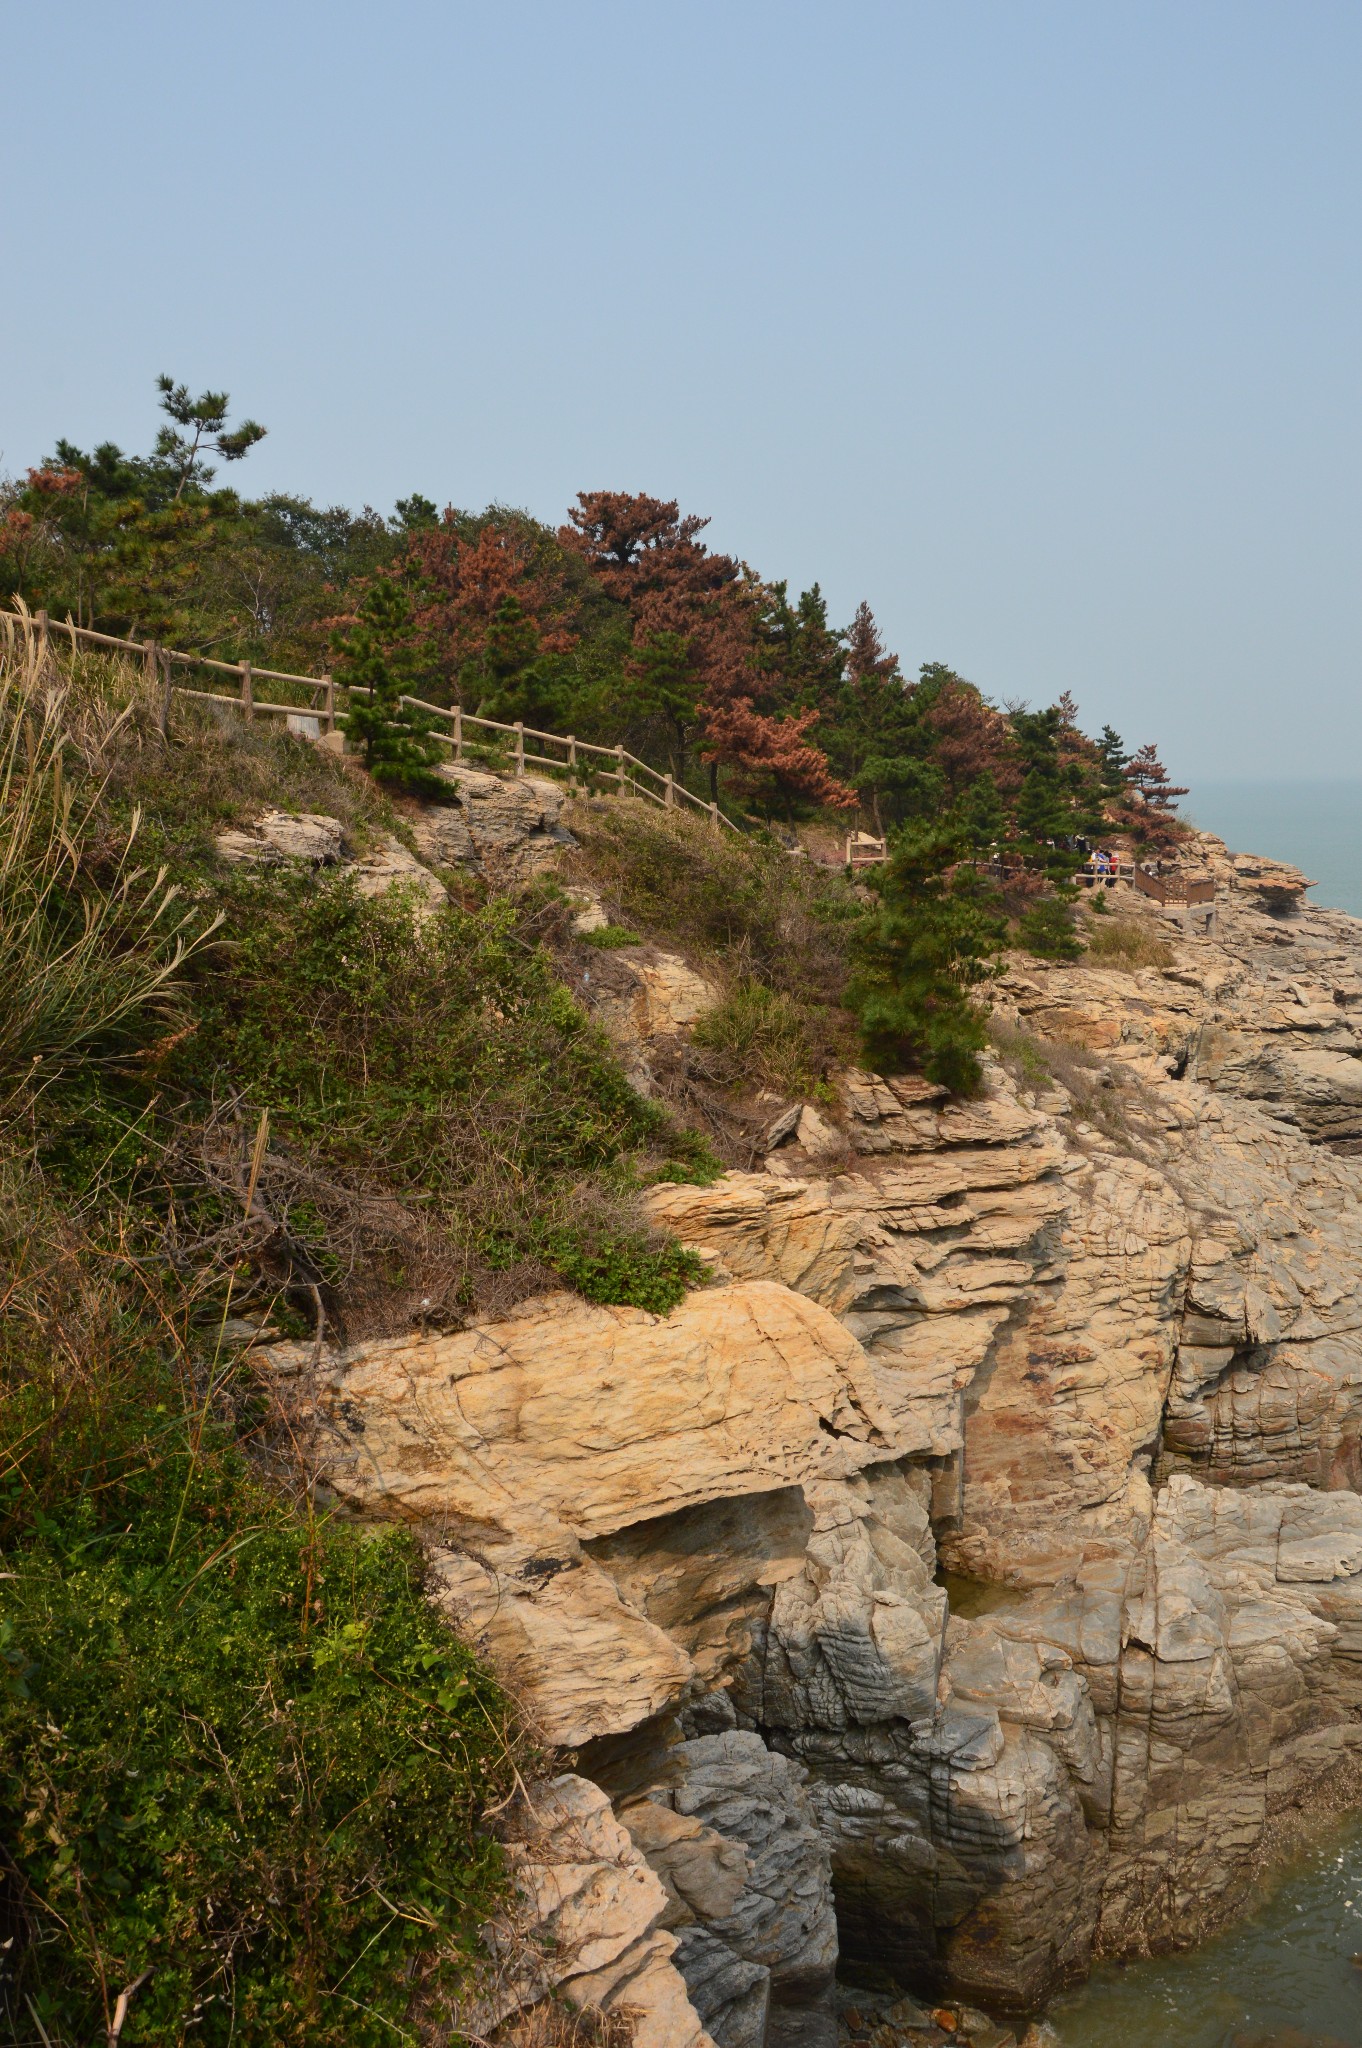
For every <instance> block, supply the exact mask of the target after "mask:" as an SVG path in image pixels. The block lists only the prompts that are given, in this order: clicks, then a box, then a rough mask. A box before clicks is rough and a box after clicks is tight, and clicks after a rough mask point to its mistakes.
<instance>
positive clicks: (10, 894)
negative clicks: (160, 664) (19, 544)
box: [0, 626, 221, 1116]
mask: <svg viewBox="0 0 1362 2048" xmlns="http://www.w3.org/2000/svg"><path fill="white" fill-rule="evenodd" d="M132 703H133V700H132V697H131V696H130V695H129V696H128V697H127V698H126V699H125V702H124V703H123V705H122V706H121V707H120V706H119V705H118V704H117V702H116V701H115V700H113V699H110V698H106V697H100V696H97V695H86V696H85V697H84V698H83V699H81V700H76V699H74V698H73V692H72V684H71V681H70V678H69V677H68V676H67V675H66V674H65V673H64V672H63V671H62V670H61V668H60V667H59V666H58V664H57V663H56V661H55V660H54V659H53V658H52V657H51V655H50V654H48V653H47V652H46V650H45V649H44V647H43V646H42V644H41V643H40V641H39V639H38V636H37V634H36V633H35V632H34V631H33V630H32V628H31V627H27V626H26V627H25V630H23V631H22V632H20V633H17V634H13V633H12V634H11V635H10V638H9V642H8V645H7V646H6V647H5V649H4V651H3V652H2V653H0V990H3V1000H0V1116H3V1115H4V1114H5V1112H6V1111H7V1110H8V1111H11V1112H12V1110H13V1107H14V1105H15V1102H16V1099H17V1098H19V1097H20V1096H22V1095H24V1094H25V1093H26V1092H28V1091H29V1090H30V1089H31V1088H32V1087H33V1086H34V1085H35V1084H36V1085H39V1086H41V1085H43V1084H45V1083H48V1082H50V1081H51V1080H52V1079H53V1078H54V1077H55V1076H56V1075H57V1074H59V1073H60V1072H61V1071H63V1070H64V1069H65V1068H66V1067H68V1066H69V1065H70V1063H71V1062H72V1061H73V1060H75V1059H82V1060H84V1059H90V1058H92V1057H97V1056H99V1055H100V1054H101V1053H102V1054H105V1055H107V1054H110V1053H113V1052H115V1051H116V1050H118V1049H119V1047H120V1046H121V1045H125V1044H126V1041H127V1036H128V1027H129V1026H130V1025H131V1024H132V1023H133V1022H134V1020H137V1019H142V1018H144V1017H145V1016H146V1014H147V1012H148V1011H149V1010H150V1009H151V1008H152V1007H153V1006H154V1005H155V1004H156V1002H157V1000H158V999H159V998H163V997H165V996H166V995H167V994H168V992H169V990H170V989H171V987H172V985H173V983H174V980H175V977H176V975H177V974H178V972H179V970H180V968H181V967H182V966H183V964H184V962H185V960H186V959H187V957H188V955H189V954H190V953H191V952H192V951H194V950H195V949H196V948H197V947H198V946H200V945H201V944H202V943H203V941H204V940H205V939H206V938H207V937H208V935H209V933H210V932H211V931H213V930H214V929H215V928H216V926H217V924H218V923H219V922H220V921H221V920H220V918H217V917H208V918H205V917H204V916H203V914H202V913H200V912H198V911H196V910H195V908H194V906H193V905H189V904H185V903H183V902H182V900H181V898H180V892H179V890H178V889H177V888H176V887H175V886H174V885H173V884H170V883H168V882H167V880H166V873H165V869H164V868H157V869H154V870H153V869H151V868H148V867H144V866H140V865H138V864H137V861H136V846H137V840H138V835H139V832H140V828H141V821H142V814H141V811H140V809H138V808H135V809H134V810H133V813H132V816H131V819H130V822H129V823H128V825H127V826H126V828H125V830H124V832H123V835H122V838H121V841H119V840H115V841H114V842H113V843H112V845H110V844H109V842H108V840H107V838H106V835H105V830H104V821H103V817H102V810H101V805H102V798H103V795H104V788H105V782H106V779H107V767H106V765H105V764H106V762H107V759H108V755H109V751H110V749H111V747H112V746H113V745H114V743H115V741H116V737H117V734H118V731H119V728H120V726H122V725H123V724H124V723H125V722H126V721H127V719H128V717H129V716H130V714H131V711H132Z"/></svg>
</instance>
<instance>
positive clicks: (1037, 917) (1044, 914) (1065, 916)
mask: <svg viewBox="0 0 1362 2048" xmlns="http://www.w3.org/2000/svg"><path fill="white" fill-rule="evenodd" d="M1017 936H1018V938H1019V939H1020V940H1021V943H1022V945H1023V946H1025V948H1026V950H1027V952H1028V953H1034V954H1035V955H1036V957H1037V959H1039V960H1077V959H1079V958H1080V957H1081V956H1082V952H1083V948H1082V946H1081V945H1080V943H1079V941H1078V937H1077V934H1076V933H1075V931H1074V912H1073V905H1072V904H1071V903H1066V902H1065V901H1064V900H1063V899H1062V898H1061V897H1059V896H1041V897H1040V898H1038V900H1037V901H1036V902H1035V903H1033V904H1032V906H1031V908H1030V909H1029V910H1028V911H1026V912H1025V913H1024V914H1023V916H1022V917H1021V919H1020V920H1019V922H1018V925H1017Z"/></svg>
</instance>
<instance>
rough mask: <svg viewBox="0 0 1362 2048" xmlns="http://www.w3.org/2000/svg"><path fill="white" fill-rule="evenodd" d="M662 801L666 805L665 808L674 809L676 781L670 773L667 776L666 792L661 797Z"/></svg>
mask: <svg viewBox="0 0 1362 2048" xmlns="http://www.w3.org/2000/svg"><path fill="white" fill-rule="evenodd" d="M662 801H663V803H664V804H665V805H666V806H667V809H668V810H669V811H674V810H675V809H676V783H675V781H674V779H673V778H672V777H671V776H670V775H669V776H668V777H667V789H666V794H665V796H664V797H663V799H662Z"/></svg>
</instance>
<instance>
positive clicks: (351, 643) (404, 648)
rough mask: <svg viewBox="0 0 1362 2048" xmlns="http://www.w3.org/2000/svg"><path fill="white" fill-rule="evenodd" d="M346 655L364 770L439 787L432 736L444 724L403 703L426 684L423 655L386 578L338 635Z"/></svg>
mask: <svg viewBox="0 0 1362 2048" xmlns="http://www.w3.org/2000/svg"><path fill="white" fill-rule="evenodd" d="M336 644H337V647H338V649H339V651H340V653H341V654H342V656H343V666H342V670H341V676H342V680H343V681H344V682H345V683H346V684H347V685H348V686H349V688H350V689H351V690H352V691H353V690H355V689H356V688H363V689H365V690H366V691H367V692H368V694H367V696H365V697H362V698H358V699H356V698H354V697H353V696H352V699H351V705H350V711H349V714H348V716H347V717H346V720H345V733H346V737H347V739H350V740H358V742H359V743H360V745H361V747H362V748H363V750H364V765H365V767H366V768H367V769H368V770H369V772H370V774H371V775H376V776H378V777H379V779H380V780H381V781H384V782H397V783H404V784H406V785H408V786H409V787H416V788H425V787H429V786H432V785H434V784H435V777H434V775H433V774H432V770H433V769H434V768H435V766H436V764H437V763H438V762H439V761H440V760H441V759H442V758H443V757H442V753H441V749H440V744H439V741H438V740H437V739H436V738H435V732H436V729H437V727H438V725H439V720H438V719H437V718H435V717H434V716H432V714H431V713H430V712H429V711H422V710H419V709H418V708H417V707H416V706H415V705H413V704H404V703H403V701H402V699H403V697H404V696H405V695H408V694H410V692H411V691H413V690H414V689H415V688H416V687H417V685H418V684H419V682H420V678H421V650H420V648H419V646H417V645H416V644H415V642H414V640H413V636H412V631H411V605H410V602H409V600H408V598H407V594H406V592H405V591H404V590H402V589H400V588H399V586H398V585H397V584H396V583H394V582H392V581H391V580H390V579H389V578H388V577H386V576H381V577H379V579H378V581H377V582H376V583H374V584H373V586H372V587H371V588H370V589H369V591H368V592H367V593H366V594H365V598H364V602H363V603H362V604H361V605H360V607H359V612H358V615H357V618H356V622H355V624H354V625H353V626H352V627H351V629H350V631H349V632H348V633H346V634H342V635H339V636H338V637H337V643H336Z"/></svg>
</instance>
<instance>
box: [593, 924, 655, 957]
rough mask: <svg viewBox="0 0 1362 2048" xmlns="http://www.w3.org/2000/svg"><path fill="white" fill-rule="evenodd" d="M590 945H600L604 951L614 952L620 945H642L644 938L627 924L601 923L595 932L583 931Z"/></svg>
mask: <svg viewBox="0 0 1362 2048" xmlns="http://www.w3.org/2000/svg"><path fill="white" fill-rule="evenodd" d="M582 937H583V938H584V939H585V941H586V943H587V945H588V946H599V947H600V948H601V949H602V951H603V952H607V953H610V952H614V951H615V950H616V949H617V948H619V947H620V946H641V945H642V944H643V941H642V939H641V938H640V937H639V934H638V933H637V932H631V931H630V930H629V927H628V926H627V925H623V924H600V925H597V927H596V929H595V931H594V932H583V933H582Z"/></svg>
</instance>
